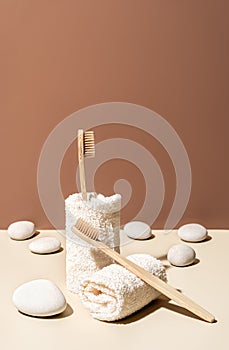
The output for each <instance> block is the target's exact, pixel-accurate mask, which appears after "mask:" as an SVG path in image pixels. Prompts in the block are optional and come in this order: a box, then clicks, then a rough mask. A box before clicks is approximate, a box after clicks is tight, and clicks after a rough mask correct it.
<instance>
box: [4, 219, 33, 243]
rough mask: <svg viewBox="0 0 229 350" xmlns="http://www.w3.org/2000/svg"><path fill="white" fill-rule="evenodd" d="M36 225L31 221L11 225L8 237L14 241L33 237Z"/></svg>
mask: <svg viewBox="0 0 229 350" xmlns="http://www.w3.org/2000/svg"><path fill="white" fill-rule="evenodd" d="M34 232H35V225H34V223H33V222H31V221H16V222H13V223H12V224H10V225H9V227H8V235H9V236H10V238H12V239H16V240H19V241H21V240H23V239H27V238H29V237H31V236H33V234H34Z"/></svg>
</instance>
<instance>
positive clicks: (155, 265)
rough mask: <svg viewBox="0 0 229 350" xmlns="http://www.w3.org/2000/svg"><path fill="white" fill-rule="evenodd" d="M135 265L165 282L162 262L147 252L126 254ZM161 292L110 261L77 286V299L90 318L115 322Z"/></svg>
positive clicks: (138, 308)
mask: <svg viewBox="0 0 229 350" xmlns="http://www.w3.org/2000/svg"><path fill="white" fill-rule="evenodd" d="M127 259H129V260H131V261H133V262H134V263H135V264H137V265H139V266H141V267H143V268H144V269H145V270H147V271H149V272H151V273H153V274H154V275H155V276H158V277H159V278H161V279H162V280H163V281H165V282H166V281H167V277H166V271H165V267H164V266H163V264H162V263H161V262H160V261H159V260H157V259H156V258H154V257H153V256H151V255H148V254H133V255H130V256H128V257H127ZM159 295H160V293H159V292H158V291H157V290H155V289H154V288H153V287H151V286H149V285H148V284H146V283H145V282H143V281H142V280H141V279H140V278H138V277H137V276H136V275H134V274H133V273H132V272H130V271H128V270H127V269H126V268H124V267H123V266H121V265H118V264H111V265H109V266H106V267H104V268H103V269H101V270H100V271H97V272H95V273H94V274H93V275H92V276H91V277H89V278H86V279H84V281H83V282H82V283H81V285H80V293H79V296H80V299H81V301H82V303H83V305H84V306H85V307H86V308H87V309H89V311H90V313H91V315H92V317H94V318H97V319H98V320H101V321H115V320H119V319H122V318H124V317H126V316H129V315H131V314H132V313H134V312H136V311H138V310H140V309H141V308H142V307H144V306H145V305H147V304H148V303H150V302H151V301H152V300H154V299H156V298H157V297H158V296H159Z"/></svg>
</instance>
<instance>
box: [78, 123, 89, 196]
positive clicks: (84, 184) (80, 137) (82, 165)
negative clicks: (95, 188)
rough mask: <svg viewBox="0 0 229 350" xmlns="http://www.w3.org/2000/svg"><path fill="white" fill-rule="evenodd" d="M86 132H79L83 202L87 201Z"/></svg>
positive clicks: (79, 160) (79, 159) (80, 130)
mask: <svg viewBox="0 0 229 350" xmlns="http://www.w3.org/2000/svg"><path fill="white" fill-rule="evenodd" d="M83 135H84V132H83V130H82V129H79V130H78V162H79V175H80V189H81V193H82V199H83V201H86V200H87V190H86V180H85V170H84V137H83Z"/></svg>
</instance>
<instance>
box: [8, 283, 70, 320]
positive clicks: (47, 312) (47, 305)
mask: <svg viewBox="0 0 229 350" xmlns="http://www.w3.org/2000/svg"><path fill="white" fill-rule="evenodd" d="M13 303H14V305H15V306H16V308H17V309H18V310H19V311H21V312H23V313H24V314H27V315H30V316H40V317H46V316H53V315H56V314H59V313H61V312H63V311H64V310H65V309H66V306H67V303H66V299H65V297H64V295H63V293H62V292H61V290H60V289H59V288H58V287H57V285H55V284H54V283H53V282H51V281H49V280H45V279H39V280H33V281H30V282H27V283H24V284H22V285H21V286H19V287H18V288H17V289H16V290H15V292H14V294H13Z"/></svg>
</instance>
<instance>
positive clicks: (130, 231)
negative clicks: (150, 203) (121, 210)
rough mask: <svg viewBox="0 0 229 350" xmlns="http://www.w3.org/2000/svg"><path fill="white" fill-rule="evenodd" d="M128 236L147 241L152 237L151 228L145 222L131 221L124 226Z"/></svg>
mask: <svg viewBox="0 0 229 350" xmlns="http://www.w3.org/2000/svg"><path fill="white" fill-rule="evenodd" d="M124 231H125V232H126V234H127V236H128V237H130V238H133V239H147V238H149V237H151V236H152V234H151V228H150V226H149V225H147V224H146V223H145V222H142V221H131V222H128V223H127V224H126V225H125V226H124Z"/></svg>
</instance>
